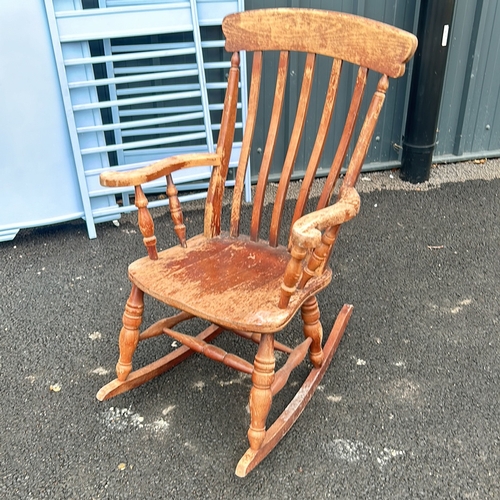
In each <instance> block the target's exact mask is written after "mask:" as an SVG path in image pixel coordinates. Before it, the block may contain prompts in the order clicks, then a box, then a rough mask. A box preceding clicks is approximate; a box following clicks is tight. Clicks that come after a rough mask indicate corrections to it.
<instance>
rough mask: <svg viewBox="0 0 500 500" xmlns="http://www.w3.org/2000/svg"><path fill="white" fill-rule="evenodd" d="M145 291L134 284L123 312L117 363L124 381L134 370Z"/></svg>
mask: <svg viewBox="0 0 500 500" xmlns="http://www.w3.org/2000/svg"><path fill="white" fill-rule="evenodd" d="M143 299H144V292H143V291H142V290H140V289H139V288H137V287H136V286H135V285H133V286H132V291H131V292H130V296H129V298H128V300H127V305H126V306H125V312H124V313H123V328H122V329H121V331H120V340H119V347H120V358H119V360H118V363H117V365H116V375H117V377H118V380H120V381H121V382H123V381H124V380H126V379H127V377H128V374H129V373H130V372H131V371H132V357H133V355H134V352H135V349H136V347H137V343H138V342H139V327H140V326H141V323H142V313H143V312H144V300H143Z"/></svg>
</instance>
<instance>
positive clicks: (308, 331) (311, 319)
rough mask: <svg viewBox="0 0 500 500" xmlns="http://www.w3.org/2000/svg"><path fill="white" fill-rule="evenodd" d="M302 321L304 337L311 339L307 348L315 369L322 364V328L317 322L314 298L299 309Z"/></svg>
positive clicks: (317, 309) (316, 306) (317, 311)
mask: <svg viewBox="0 0 500 500" xmlns="http://www.w3.org/2000/svg"><path fill="white" fill-rule="evenodd" d="M301 314H302V320H303V321H304V335H305V336H306V337H307V338H310V339H312V342H311V347H310V348H309V358H310V359H311V362H312V364H313V365H314V367H315V368H319V367H320V366H321V365H322V364H323V349H322V347H321V344H322V341H323V327H322V326H321V323H320V321H319V307H318V301H317V300H316V297H309V298H308V299H307V300H306V301H305V302H304V304H303V305H302V309H301Z"/></svg>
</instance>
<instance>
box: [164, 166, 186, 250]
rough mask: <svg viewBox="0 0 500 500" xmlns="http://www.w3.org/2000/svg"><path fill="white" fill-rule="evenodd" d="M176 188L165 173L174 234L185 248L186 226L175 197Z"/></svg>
mask: <svg viewBox="0 0 500 500" xmlns="http://www.w3.org/2000/svg"><path fill="white" fill-rule="evenodd" d="M177 193H178V190H177V188H176V187H175V184H174V181H173V179H172V175H170V174H169V175H167V196H168V201H169V208H170V215H171V217H172V221H173V223H174V230H175V234H177V237H178V238H179V242H180V244H181V246H182V247H183V248H186V226H185V225H184V217H183V215H182V209H181V204H180V202H179V198H178V197H177Z"/></svg>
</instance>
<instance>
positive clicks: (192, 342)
mask: <svg viewBox="0 0 500 500" xmlns="http://www.w3.org/2000/svg"><path fill="white" fill-rule="evenodd" d="M223 31H224V34H225V37H226V46H225V48H226V50H227V51H228V52H231V53H233V55H232V58H231V68H230V70H229V76H228V84H227V91H226V97H225V101H224V109H223V114H222V121H221V128H220V133H219V137H218V142H217V149H216V152H215V153H206V154H187V155H183V156H177V157H171V158H167V159H164V160H161V161H158V162H156V163H154V164H152V165H150V166H147V167H143V168H140V169H137V170H134V171H128V172H116V171H115V172H114V171H107V172H105V173H103V174H102V175H101V183H102V184H103V185H105V186H109V187H123V186H135V204H136V206H137V208H138V221H139V227H140V230H141V232H142V234H143V237H144V244H145V246H146V248H147V252H148V256H147V257H144V258H141V259H139V260H137V261H135V262H133V263H132V264H131V265H130V266H129V279H130V281H131V282H132V291H131V293H130V297H129V299H128V301H127V304H126V307H125V313H124V315H123V328H122V330H121V332H120V337H119V347H120V356H119V361H118V364H117V369H116V371H117V376H118V378H117V379H116V380H114V381H112V382H110V383H109V384H107V385H106V386H104V387H103V388H102V389H101V390H100V391H99V392H98V394H97V398H98V399H99V400H104V399H108V398H111V397H113V396H115V395H117V394H120V393H123V392H125V391H127V390H129V389H132V388H134V387H137V386H139V385H141V384H143V383H144V382H146V381H148V380H150V379H152V378H153V377H155V376H157V375H159V374H161V373H163V372H165V371H167V370H169V369H170V368H172V367H173V366H175V365H177V364H179V363H180V362H181V361H183V360H184V359H186V358H187V357H188V356H190V355H191V354H193V353H194V352H198V353H202V354H204V355H205V356H207V357H208V358H211V359H213V360H216V361H219V362H222V363H224V364H225V365H227V366H229V367H231V368H234V369H236V370H239V371H241V372H244V373H247V374H249V375H251V379H252V388H251V390H250V428H249V431H248V440H249V442H250V448H249V449H248V451H247V452H246V453H245V454H244V455H243V457H242V458H241V460H240V462H239V464H238V466H237V469H236V474H237V475H239V476H245V475H246V474H247V473H248V472H250V471H251V470H252V469H253V468H254V467H255V466H256V465H257V464H258V463H259V462H260V461H261V460H262V459H263V458H264V457H266V456H267V455H268V453H269V452H270V451H271V450H272V449H273V448H274V446H275V445H276V444H277V443H278V441H279V440H280V439H281V438H282V437H283V436H284V434H285V433H286V432H287V431H288V430H289V428H290V427H291V426H292V425H293V423H294V422H295V420H296V419H297V418H298V416H299V415H300V413H301V412H302V410H303V409H304V407H305V406H306V404H307V403H308V401H309V400H310V398H311V396H312V394H313V392H314V390H315V389H316V387H317V386H318V384H319V382H320V381H321V379H322V377H323V375H324V373H325V371H326V369H327V367H328V365H329V363H330V361H331V359H332V356H333V354H334V352H335V350H336V348H337V346H338V344H339V342H340V339H341V337H342V334H343V333H344V330H345V328H346V325H347V322H348V320H349V317H350V315H351V312H352V306H350V305H344V307H343V308H342V309H341V311H340V313H339V314H338V316H337V319H336V321H335V324H334V325H333V328H332V330H331V332H330V335H329V336H328V339H327V340H326V342H325V343H324V345H323V340H322V337H323V330H322V326H321V323H320V320H319V318H320V313H319V308H318V302H317V300H316V294H317V293H318V292H319V291H321V290H322V289H324V288H325V287H326V286H327V285H328V284H329V283H330V281H331V279H332V272H331V270H330V268H329V267H328V260H329V257H330V255H331V253H332V248H333V245H334V243H335V240H336V237H337V233H338V230H339V228H340V226H341V224H342V223H344V222H346V221H348V220H350V219H351V218H353V217H354V216H355V215H356V214H357V212H358V210H359V203H360V201H359V196H358V194H357V192H356V190H355V188H354V186H355V183H356V180H357V178H358V175H359V172H360V169H361V167H362V165H363V161H364V159H365V156H366V153H367V149H368V145H369V142H370V139H371V137H372V135H373V132H374V129H375V125H376V122H377V119H378V116H379V114H380V110H381V108H382V104H383V102H384V97H385V92H386V90H387V88H388V83H389V81H388V78H389V77H393V78H397V77H400V76H401V75H403V73H404V71H405V64H406V62H407V61H408V60H409V59H410V58H411V57H412V55H413V53H414V52H415V49H416V46H417V40H416V38H415V37H414V36H413V35H411V34H410V33H407V32H405V31H402V30H399V29H397V28H394V27H392V26H387V25H385V24H382V23H379V22H375V21H372V20H368V19H364V18H361V17H358V16H354V15H348V14H340V13H334V12H330V11H320V10H312V9H265V10H256V11H249V12H243V13H238V14H233V15H230V16H227V17H226V18H225V19H224V21H223ZM240 51H248V52H252V53H253V61H252V80H251V87H250V94H249V106H248V117H247V122H246V125H245V130H244V137H243V144H242V150H241V156H240V159H239V165H238V169H237V173H236V181H235V187H234V191H233V201H232V206H231V217H230V227H229V229H228V231H223V230H222V227H221V226H222V222H221V220H222V217H221V213H222V208H223V206H222V205H223V203H222V197H223V193H224V185H225V180H226V175H227V171H228V162H229V157H230V153H231V147H232V141H233V135H234V128H235V120H236V114H237V102H238V82H239V69H238V67H239V52H240ZM268 52H271V57H272V54H273V53H274V54H276V53H278V54H279V61H278V67H277V79H276V87H275V95H274V102H273V105H272V110H271V117H270V122H269V125H268V129H267V130H268V135H267V141H266V143H265V147H264V150H263V153H262V163H261V166H260V173H259V178H258V182H257V186H256V191H255V199H254V205H253V209H252V216H251V222H250V227H249V231H248V236H245V235H243V234H241V233H240V225H241V224H240V223H241V217H240V215H241V209H242V194H243V189H244V179H245V172H246V169H247V166H248V160H249V155H250V149H251V147H252V138H253V133H254V130H255V128H256V122H257V110H258V107H259V93H260V86H261V79H262V73H263V67H264V60H265V57H267V56H268V55H269V54H268ZM291 52H301V53H304V54H305V56H304V57H305V66H304V73H303V77H302V84H301V89H300V93H299V95H298V102H297V111H296V116H295V121H294V125H293V129H292V132H291V136H290V138H289V142H288V144H289V145H288V151H287V154H286V157H285V160H284V164H283V168H282V174H281V177H280V180H279V184H278V188H277V192H276V196H275V199H274V203H273V205H272V215H271V221H270V229H269V234H268V235H267V236H266V237H265V238H261V233H262V231H263V228H262V227H261V226H262V224H261V222H262V218H263V215H262V214H263V209H264V199H265V196H266V185H267V183H268V177H269V172H270V168H271V164H272V160H273V153H274V149H275V145H276V142H277V137H278V132H279V125H280V117H281V114H282V111H283V108H284V100H285V89H286V81H287V75H288V72H289V71H288V66H289V60H290V53H291ZM318 55H320V56H327V57H329V58H330V59H331V61H332V62H331V73H330V80H329V84H328V88H327V90H326V95H325V96H324V108H323V112H322V115H321V118H320V120H319V125H318V128H317V132H316V138H315V141H314V145H313V146H312V150H311V152H310V159H309V163H308V165H307V170H306V174H305V177H304V180H303V182H302V185H301V188H300V193H299V195H298V197H297V202H296V206H295V212H294V214H293V218H292V222H291V227H290V228H289V230H288V232H286V233H285V234H284V236H282V239H283V237H284V244H282V243H280V235H281V232H280V230H281V229H282V227H281V226H282V216H283V212H284V206H285V200H286V198H287V190H288V186H289V183H290V179H291V176H292V171H293V168H294V165H295V162H296V158H297V155H298V151H299V146H300V144H301V139H302V135H303V130H304V128H305V126H306V118H307V110H308V104H309V101H310V98H311V93H312V89H313V77H314V71H315V68H316V67H317V66H318V64H325V62H324V61H325V60H326V58H325V57H322V58H321V60H318V59H319V58H318V57H317V56H318ZM346 63H350V64H351V65H354V67H355V68H356V67H357V70H356V71H357V76H356V79H355V85H354V90H353V94H352V100H351V103H350V105H349V110H348V113H347V117H346V119H345V125H344V126H343V129H342V133H341V135H340V140H339V142H338V146H337V150H336V153H335V155H334V158H333V162H332V163H331V169H330V171H329V175H328V177H327V179H326V182H325V185H324V189H323V191H322V194H321V196H320V198H319V201H318V203H317V207H316V209H315V210H314V211H312V212H310V213H308V214H304V212H305V207H306V204H307V201H308V197H309V192H310V190H311V185H312V182H313V180H314V177H315V174H316V171H317V168H318V166H319V164H320V160H321V159H322V155H323V150H324V148H325V144H326V142H327V138H328V133H329V126H330V122H331V119H332V114H333V108H334V105H335V100H336V95H337V90H338V87H339V81H340V76H341V73H342V70H343V68H344V66H346V67H347V66H348V64H346ZM368 70H373V71H375V72H378V73H380V77H379V80H378V84H377V86H376V90H375V92H374V94H373V96H372V97H371V101H370V102H369V106H368V110H367V112H366V116H365V118H364V121H363V123H362V126H361V129H360V132H359V135H358V137H357V140H356V142H355V145H354V148H353V151H352V154H351V155H350V161H349V165H348V168H347V172H346V174H345V176H344V177H343V182H342V185H341V186H340V188H339V190H338V195H336V196H337V200H336V202H335V203H333V204H332V205H330V199H331V198H332V196H333V192H334V188H335V184H336V183H337V179H338V178H339V173H340V171H341V168H342V166H343V164H344V160H345V158H346V156H347V152H348V148H349V146H350V144H351V138H352V136H353V135H354V130H355V126H356V122H357V118H358V115H359V114H360V109H361V103H362V99H363V94H364V91H365V88H366V86H367V85H366V83H367V74H368ZM319 97H320V96H318V98H319ZM315 98H316V97H315ZM259 116H260V115H259ZM308 126H309V124H308ZM330 161H332V160H331V159H330ZM203 165H205V166H206V165H209V166H212V167H213V169H212V177H211V180H210V185H209V189H208V196H207V199H206V204H205V215H204V230H203V234H200V235H197V236H194V237H192V238H190V239H187V237H186V227H185V225H184V221H183V215H182V210H181V206H180V203H179V200H178V198H177V189H176V187H175V185H174V183H173V181H172V176H171V174H172V173H173V172H175V171H177V170H181V169H185V168H189V167H195V166H203ZM161 176H166V178H167V196H168V198H169V202H170V205H169V206H170V212H171V217H172V220H173V224H174V230H175V232H176V234H177V236H178V239H179V243H180V244H179V245H177V246H175V247H173V248H170V249H167V250H164V251H161V252H158V251H157V249H156V236H155V235H154V225H153V220H152V217H151V215H150V213H149V211H148V209H147V204H148V201H147V199H146V197H145V195H144V192H143V189H142V187H141V185H143V184H145V183H147V182H149V181H152V180H154V179H157V178H159V177H161ZM145 293H146V294H148V295H150V296H152V297H154V298H155V299H157V300H159V301H161V302H163V303H165V304H168V305H169V306H172V307H174V308H176V309H178V310H179V311H180V312H179V313H178V314H176V315H175V316H173V317H169V318H165V319H162V320H160V321H158V322H157V323H155V324H153V325H152V326H149V328H147V329H145V330H144V331H142V332H141V331H140V325H141V322H142V315H143V310H144V302H143V297H144V294H145ZM241 297H245V300H241ZM298 311H300V313H301V317H302V320H303V333H304V337H305V340H304V341H303V342H302V343H300V344H299V345H298V346H297V347H295V348H293V349H292V348H290V347H288V346H286V345H284V344H281V343H279V342H277V341H276V340H275V339H274V334H276V333H277V332H279V331H281V330H282V329H283V328H284V327H285V326H286V325H287V324H288V323H289V322H290V320H291V319H292V317H293V316H294V315H295V314H296V313H297V312H298ZM195 317H197V318H202V319H204V320H207V321H209V322H210V324H211V326H209V327H208V328H207V329H206V330H204V331H202V332H201V333H200V334H199V335H198V336H196V337H192V336H190V335H185V334H182V333H180V332H177V331H175V330H174V328H175V326H176V325H177V324H179V323H180V322H183V321H187V320H189V319H191V318H195ZM222 331H229V332H233V333H235V334H236V335H238V336H240V337H243V338H245V339H248V340H251V341H253V342H255V343H257V344H258V348H257V352H256V355H255V359H254V361H253V363H250V362H249V361H246V360H244V359H242V358H240V357H238V356H236V355H234V354H231V353H227V352H225V351H224V350H222V349H221V348H219V347H217V346H214V345H212V344H211V343H210V342H211V341H212V340H213V339H214V338H215V337H216V336H217V335H219V334H220V333H221V332H222ZM162 334H167V335H169V336H171V337H172V338H174V339H175V340H177V341H178V342H180V343H182V344H183V346H182V347H180V348H178V349H177V350H175V351H173V352H171V353H170V354H168V355H166V356H164V357H163V358H161V359H159V360H157V361H155V362H153V363H151V364H150V365H148V366H145V367H143V368H139V369H137V370H134V371H132V357H133V354H134V351H135V349H136V347H137V344H138V342H139V341H142V340H145V339H149V338H151V337H155V336H158V335H162ZM275 350H279V351H282V352H284V353H286V354H288V359H287V361H286V362H285V364H284V365H283V366H282V367H281V368H280V369H279V370H277V371H275V354H274V353H275ZM308 353H309V358H310V361H311V363H312V369H311V371H310V373H309V375H308V377H307V378H306V380H305V382H304V383H303V385H302V387H301V388H300V390H299V391H297V394H296V395H295V397H294V399H293V400H292V401H291V402H290V404H289V405H288V407H287V408H286V409H285V410H284V412H283V413H282V414H281V416H280V417H279V418H278V419H277V420H276V421H275V422H274V423H273V424H272V425H271V426H270V427H267V425H266V424H267V422H266V420H267V416H268V413H269V410H270V407H271V403H272V399H273V396H274V395H275V394H277V393H278V392H279V391H280V390H281V389H282V388H283V387H284V386H285V385H286V383H287V381H288V378H289V376H290V373H291V372H292V370H293V369H294V368H296V367H297V366H298V365H299V364H300V363H301V362H302V360H303V359H304V358H305V357H306V355H307V354H308Z"/></svg>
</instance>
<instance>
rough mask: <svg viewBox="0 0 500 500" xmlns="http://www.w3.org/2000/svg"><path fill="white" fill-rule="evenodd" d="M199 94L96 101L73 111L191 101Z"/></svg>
mask: <svg viewBox="0 0 500 500" xmlns="http://www.w3.org/2000/svg"><path fill="white" fill-rule="evenodd" d="M200 95H201V92H200V91H196V92H194V91H193V92H177V93H174V94H160V95H153V96H148V97H134V98H133V99H119V100H115V101H96V102H89V103H85V104H75V105H74V106H73V111H86V110H89V109H102V108H112V107H114V106H134V105H137V104H147V103H151V102H163V101H174V100H177V99H191V98H193V97H200Z"/></svg>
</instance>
